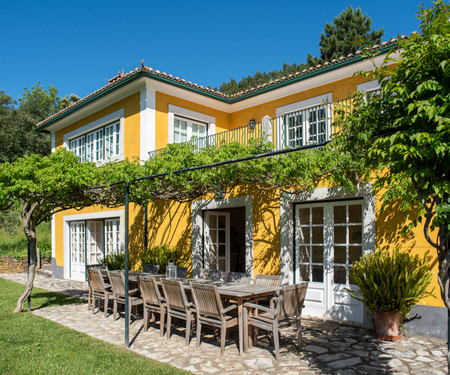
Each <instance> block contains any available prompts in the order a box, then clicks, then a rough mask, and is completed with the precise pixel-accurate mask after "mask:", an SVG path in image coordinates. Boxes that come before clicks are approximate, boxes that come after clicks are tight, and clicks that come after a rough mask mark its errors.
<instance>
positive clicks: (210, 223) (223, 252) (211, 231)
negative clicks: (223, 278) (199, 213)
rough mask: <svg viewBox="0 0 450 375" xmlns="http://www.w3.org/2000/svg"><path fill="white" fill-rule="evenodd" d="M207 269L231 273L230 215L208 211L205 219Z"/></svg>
mask: <svg viewBox="0 0 450 375" xmlns="http://www.w3.org/2000/svg"><path fill="white" fill-rule="evenodd" d="M204 248H205V250H206V259H205V267H207V268H210V269H216V270H221V271H227V272H228V271H230V213H229V212H213V211H207V212H206V217H205V246H204Z"/></svg>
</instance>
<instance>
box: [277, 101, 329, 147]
mask: <svg viewBox="0 0 450 375" xmlns="http://www.w3.org/2000/svg"><path fill="white" fill-rule="evenodd" d="M326 102H331V94H325V95H321V96H318V97H315V98H311V99H307V100H303V101H301V102H297V103H292V104H288V105H286V106H283V107H279V108H277V111H276V113H277V120H276V126H277V129H276V132H277V137H278V140H277V142H278V144H280V145H283V146H284V147H298V146H305V145H310V144H320V143H324V142H326V141H327V140H329V139H330V135H331V126H330V125H331V109H330V106H329V105H328V104H326Z"/></svg>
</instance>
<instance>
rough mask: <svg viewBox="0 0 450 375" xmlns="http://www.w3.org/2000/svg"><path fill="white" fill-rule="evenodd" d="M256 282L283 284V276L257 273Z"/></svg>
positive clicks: (260, 283)
mask: <svg viewBox="0 0 450 375" xmlns="http://www.w3.org/2000/svg"><path fill="white" fill-rule="evenodd" d="M255 284H257V285H266V286H281V276H279V275H260V274H257V275H256V276H255Z"/></svg>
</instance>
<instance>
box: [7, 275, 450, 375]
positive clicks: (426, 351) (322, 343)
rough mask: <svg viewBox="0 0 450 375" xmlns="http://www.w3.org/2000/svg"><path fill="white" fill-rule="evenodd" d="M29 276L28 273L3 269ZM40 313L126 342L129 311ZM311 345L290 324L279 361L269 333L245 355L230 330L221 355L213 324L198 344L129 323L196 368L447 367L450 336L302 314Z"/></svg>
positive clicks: (175, 359)
mask: <svg viewBox="0 0 450 375" xmlns="http://www.w3.org/2000/svg"><path fill="white" fill-rule="evenodd" d="M0 277H4V278H7V279H10V280H13V281H16V282H19V283H25V281H26V274H0ZM35 286H36V287H40V288H43V289H47V290H52V291H57V292H62V293H65V294H69V295H72V296H75V297H80V298H83V299H86V298H87V291H86V289H87V283H82V282H76V281H69V280H60V279H53V278H49V277H45V276H42V275H36V280H35ZM33 313H34V314H36V315H39V316H42V317H45V318H46V319H50V320H53V321H55V322H57V323H59V324H62V325H65V326H67V327H69V328H72V329H74V330H77V331H80V332H84V333H86V334H88V335H90V336H93V337H96V338H98V339H101V340H104V341H106V342H109V343H112V344H116V345H123V342H124V319H123V315H122V317H121V318H119V319H117V320H116V321H113V318H112V314H109V315H108V317H107V318H105V317H104V315H103V312H100V313H96V314H94V315H92V314H91V313H90V312H89V311H88V310H87V306H86V304H79V305H67V306H58V307H48V308H42V309H39V310H35V311H33ZM302 323H303V327H304V331H303V332H304V333H303V338H304V344H305V345H304V350H303V351H298V350H297V349H296V346H295V340H294V338H295V336H294V331H293V330H289V329H287V330H283V331H282V340H281V344H280V346H281V358H280V360H279V361H276V360H275V358H274V353H273V347H272V346H271V344H270V342H269V340H268V339H267V338H263V339H262V340H261V341H260V342H258V346H256V347H253V348H252V349H251V350H250V351H249V353H247V354H244V355H239V354H238V350H237V343H236V338H235V337H234V336H233V335H231V336H230V337H229V338H228V340H227V344H226V347H225V355H224V356H222V357H221V356H220V354H219V350H220V348H219V344H218V341H217V340H215V339H214V337H213V333H212V332H210V333H208V332H206V335H205V338H203V337H202V344H201V346H200V347H199V348H197V347H196V345H195V337H194V338H193V339H192V341H191V344H190V345H189V346H188V347H187V346H185V344H184V332H183V330H182V329H180V330H179V331H176V330H173V332H174V333H173V334H172V337H171V339H170V340H167V339H166V338H165V337H164V338H161V337H160V336H159V326H158V327H155V326H152V327H151V328H149V330H148V331H147V332H144V331H143V326H142V319H137V320H135V321H133V322H132V324H131V326H130V341H131V346H130V350H133V351H135V352H137V353H139V354H142V355H144V356H146V357H149V358H153V359H156V360H158V361H162V362H167V363H170V364H172V365H174V366H176V367H178V368H182V369H185V370H190V371H192V372H193V373H196V374H212V375H215V374H224V375H226V374H261V375H263V374H274V373H280V374H281V373H282V374H283V375H290V374H292V375H293V374H305V375H307V374H340V375H347V374H348V375H350V374H396V375H403V374H421V375H428V374H436V375H438V374H446V373H447V365H446V357H445V354H446V341H445V340H440V339H431V338H424V337H417V336H409V335H405V336H404V337H403V339H402V340H399V341H396V342H385V341H380V340H377V339H375V338H374V337H373V336H372V334H371V332H370V331H369V330H366V329H362V328H355V327H350V326H346V325H339V324H337V323H333V322H326V321H319V320H313V319H311V320H309V319H303V320H302Z"/></svg>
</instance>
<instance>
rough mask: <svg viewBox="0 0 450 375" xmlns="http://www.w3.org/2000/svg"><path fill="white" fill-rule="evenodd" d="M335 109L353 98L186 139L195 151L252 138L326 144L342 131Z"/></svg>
mask: <svg viewBox="0 0 450 375" xmlns="http://www.w3.org/2000/svg"><path fill="white" fill-rule="evenodd" d="M378 93H379V91H376V92H375V91H374V92H371V93H370V95H374V94H375V95H377V94H378ZM336 109H341V110H343V111H344V113H350V112H351V111H352V99H344V100H340V101H337V102H332V103H323V104H320V105H316V106H312V107H308V108H304V109H301V110H299V111H296V112H290V113H286V114H283V115H280V116H277V117H274V118H270V117H268V116H266V117H265V118H264V119H263V120H262V121H261V122H256V123H255V122H250V123H249V124H247V125H245V126H241V127H238V128H235V129H231V130H227V131H224V132H220V133H216V134H211V135H208V136H206V137H202V138H197V139H192V140H191V141H189V142H187V143H189V144H192V145H193V146H194V149H195V151H196V152H198V151H200V150H201V149H203V148H205V147H208V146H213V147H220V146H223V145H225V144H229V143H232V142H238V143H240V144H243V145H249V144H250V140H251V139H256V140H257V139H264V140H266V141H270V142H272V143H273V145H274V151H278V150H283V149H286V148H292V147H298V146H306V145H312V144H323V143H324V142H326V141H329V140H330V139H331V138H332V136H333V135H335V134H336V133H337V132H339V128H338V127H336V126H333V127H332V126H331V123H332V121H333V115H334V111H335V110H336ZM162 150H163V149H159V150H155V151H151V152H149V157H150V158H154V157H155V156H156V155H158V154H159V153H160V152H161V151H162Z"/></svg>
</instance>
